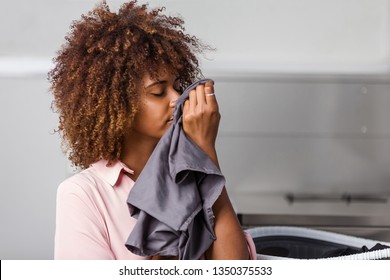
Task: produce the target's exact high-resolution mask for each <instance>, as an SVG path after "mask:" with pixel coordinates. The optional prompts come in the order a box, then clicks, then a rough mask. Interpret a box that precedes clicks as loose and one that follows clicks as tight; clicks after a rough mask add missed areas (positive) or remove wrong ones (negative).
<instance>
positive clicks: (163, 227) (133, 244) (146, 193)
mask: <svg viewBox="0 0 390 280" xmlns="http://www.w3.org/2000/svg"><path fill="white" fill-rule="evenodd" d="M206 81H208V80H201V81H198V82H196V83H194V84H192V85H191V86H189V87H188V88H187V89H186V90H185V91H184V92H183V94H182V95H181V96H180V97H179V99H178V101H177V103H176V107H175V111H174V120H173V123H172V125H171V126H170V127H169V129H168V131H167V132H166V133H165V134H164V136H163V137H162V138H161V139H160V141H159V142H158V144H157V146H156V148H155V150H154V151H153V153H152V155H151V156H150V158H149V160H148V162H147V164H146V165H145V167H144V169H143V171H142V173H141V174H140V175H139V177H138V179H137V181H136V182H135V184H134V186H133V188H132V190H131V192H130V193H129V196H128V200H127V203H128V206H129V210H130V214H131V216H133V217H135V218H136V219H137V223H136V225H135V227H134V228H133V230H132V232H131V233H130V235H129V237H128V240H127V242H126V247H127V248H128V249H129V250H130V251H131V252H133V253H135V254H137V255H141V256H153V255H159V256H178V257H179V259H199V258H200V257H201V256H202V255H203V254H204V252H205V251H206V250H207V249H208V248H209V247H210V245H211V244H212V242H213V241H214V240H215V234H214V231H213V226H214V214H213V211H212V208H211V207H212V205H213V204H214V202H215V201H216V200H217V198H218V196H219V195H220V194H221V192H222V189H223V187H224V185H225V178H224V176H223V175H222V173H221V172H220V171H219V169H218V168H217V167H216V166H215V164H214V163H213V162H212V161H211V159H210V158H209V157H208V156H207V155H206V154H205V153H204V152H203V151H202V150H201V149H200V148H199V147H198V146H197V145H196V144H195V143H193V142H192V141H191V140H190V139H189V138H187V136H186V135H185V133H184V131H183V129H182V112H183V104H184V101H185V100H186V99H187V98H188V95H189V92H190V90H191V89H193V88H195V87H196V86H197V85H198V84H200V83H203V84H204V83H205V82H206Z"/></svg>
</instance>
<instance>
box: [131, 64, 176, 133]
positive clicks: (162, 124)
mask: <svg viewBox="0 0 390 280" xmlns="http://www.w3.org/2000/svg"><path fill="white" fill-rule="evenodd" d="M179 86H180V81H179V78H178V77H177V76H175V75H173V74H171V73H169V72H167V71H160V72H159V75H158V78H157V79H152V78H151V77H150V76H149V75H148V74H146V75H144V77H143V79H142V80H141V82H140V84H139V85H138V90H139V91H140V105H139V108H138V112H137V114H136V116H135V119H134V122H133V125H132V133H135V134H137V137H138V138H140V137H146V138H150V140H157V141H158V140H159V139H160V138H161V137H162V136H163V135H164V133H165V132H166V131H167V129H168V127H169V126H170V124H171V123H172V120H173V110H174V108H175V104H176V100H177V99H178V97H179V96H180V94H179V91H180V89H179Z"/></svg>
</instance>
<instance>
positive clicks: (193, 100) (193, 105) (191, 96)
mask: <svg viewBox="0 0 390 280" xmlns="http://www.w3.org/2000/svg"><path fill="white" fill-rule="evenodd" d="M188 99H189V102H190V104H189V109H190V110H191V112H192V113H194V112H195V109H196V105H197V101H196V91H195V90H194V89H193V90H191V91H190V94H189V98H188Z"/></svg>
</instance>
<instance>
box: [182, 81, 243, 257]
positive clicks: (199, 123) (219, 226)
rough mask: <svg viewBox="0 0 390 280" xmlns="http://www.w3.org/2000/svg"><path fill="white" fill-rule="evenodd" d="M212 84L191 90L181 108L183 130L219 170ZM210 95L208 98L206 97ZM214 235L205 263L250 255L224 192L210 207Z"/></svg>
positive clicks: (216, 108)
mask: <svg viewBox="0 0 390 280" xmlns="http://www.w3.org/2000/svg"><path fill="white" fill-rule="evenodd" d="M212 93H214V87H213V84H212V83H211V82H208V83H206V85H199V86H197V87H196V89H195V90H192V91H191V92H190V95H189V100H188V101H186V103H185V104H184V110H183V129H184V132H185V133H186V135H187V136H189V137H190V138H191V139H192V140H193V141H194V142H195V143H196V144H197V145H198V146H199V147H200V148H201V149H202V150H203V151H204V152H205V153H206V154H207V155H208V156H209V157H210V159H211V160H212V161H213V162H214V164H215V165H216V166H217V167H218V168H219V163H218V157H217V152H216V149H215V141H216V138H217V133H218V126H219V121H220V113H219V108H218V103H217V100H216V97H215V95H210V94H212ZM208 94H209V95H208ZM213 212H214V215H215V225H214V231H215V234H216V237H217V240H216V241H214V242H213V244H212V246H211V247H210V248H209V249H208V250H207V252H206V258H207V259H249V251H248V246H247V242H246V238H245V236H244V233H243V230H242V228H241V225H240V223H239V222H238V219H237V217H236V214H235V212H234V209H233V207H232V204H231V202H230V200H229V197H228V194H227V192H226V189H225V188H224V189H223V191H222V193H221V195H220V197H219V198H218V199H217V201H216V202H215V203H214V205H213Z"/></svg>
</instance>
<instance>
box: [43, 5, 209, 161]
mask: <svg viewBox="0 0 390 280" xmlns="http://www.w3.org/2000/svg"><path fill="white" fill-rule="evenodd" d="M164 9H165V8H158V9H152V10H149V9H148V6H147V4H144V5H137V1H131V2H128V3H125V4H123V5H122V6H121V8H120V9H119V11H118V12H117V13H114V12H111V11H110V9H109V7H108V5H107V4H106V3H105V1H103V2H102V3H101V4H98V5H97V6H96V7H95V8H94V9H93V10H91V11H90V12H88V13H87V14H84V15H82V16H81V19H80V20H78V21H74V22H73V23H72V25H71V28H70V32H69V34H68V35H67V36H66V37H65V39H66V42H65V44H64V45H63V46H62V47H61V49H60V50H59V51H58V53H57V56H56V57H55V58H54V59H53V61H54V63H55V66H54V68H53V69H52V70H51V71H50V72H49V73H48V79H49V81H50V82H51V91H52V93H53V95H54V101H53V104H52V107H53V108H56V111H57V113H58V114H59V125H58V132H60V134H61V135H62V143H63V148H64V152H68V154H69V160H70V161H71V162H72V163H73V164H74V165H75V166H78V167H81V168H87V167H88V166H89V165H90V164H92V163H93V162H95V161H98V160H100V159H106V160H109V161H115V160H118V159H119V158H120V156H121V151H122V145H123V141H124V135H125V133H126V131H128V129H129V128H130V127H131V125H132V122H133V120H134V116H135V114H136V112H137V108H138V104H139V92H137V90H136V83H137V81H139V79H142V77H143V75H144V74H145V73H148V74H149V75H150V76H151V77H152V78H155V77H157V75H158V71H159V69H161V67H163V68H164V69H169V70H170V71H172V73H175V74H178V75H179V76H180V80H181V87H182V88H184V87H186V86H187V85H189V84H190V83H192V82H193V81H194V80H195V79H197V78H199V77H200V76H201V75H202V73H201V71H200V69H199V62H198V59H197V57H196V55H195V54H197V53H200V52H202V51H204V50H205V49H206V48H209V47H207V46H205V45H203V44H202V43H201V42H200V41H199V39H197V38H196V37H194V36H190V35H188V34H186V33H184V31H185V28H184V27H183V25H184V21H183V20H182V19H181V18H180V17H170V16H166V15H163V14H162V11H163V10H164Z"/></svg>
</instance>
